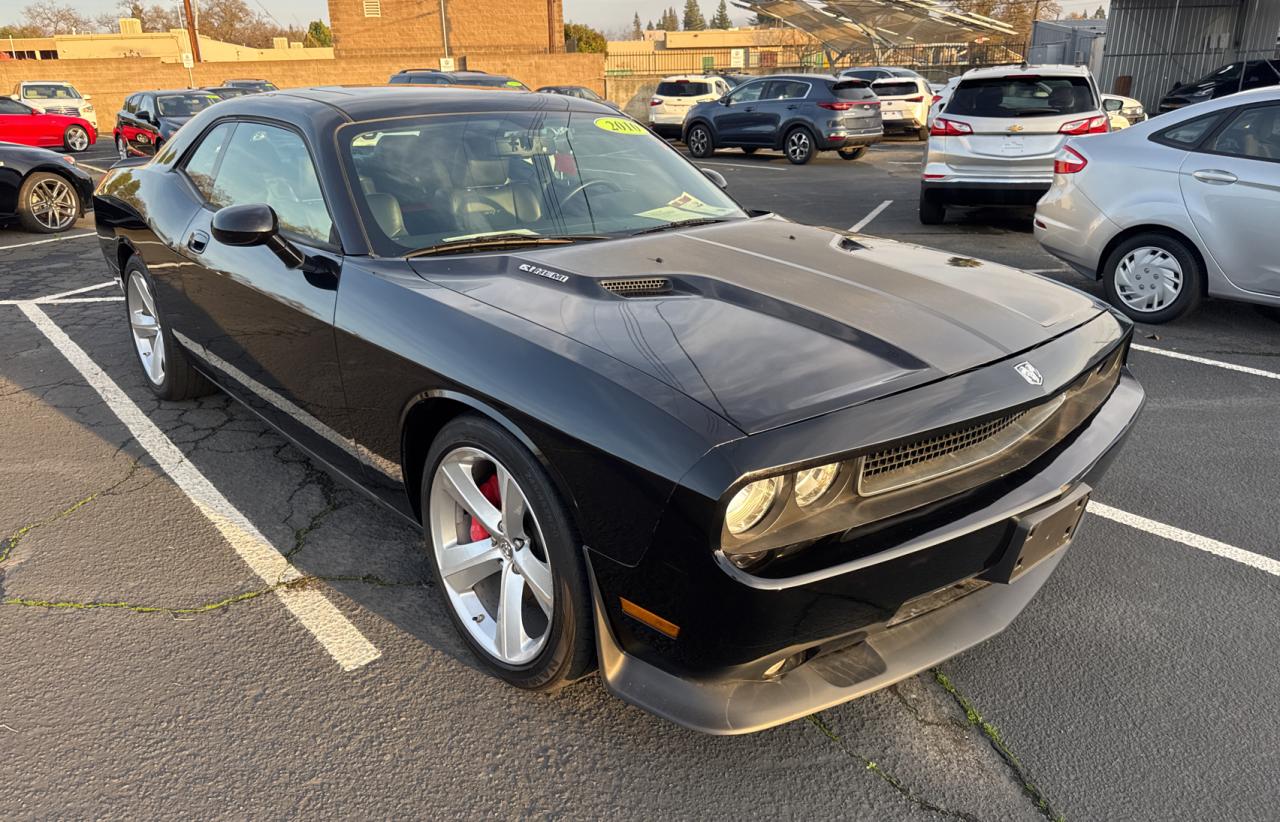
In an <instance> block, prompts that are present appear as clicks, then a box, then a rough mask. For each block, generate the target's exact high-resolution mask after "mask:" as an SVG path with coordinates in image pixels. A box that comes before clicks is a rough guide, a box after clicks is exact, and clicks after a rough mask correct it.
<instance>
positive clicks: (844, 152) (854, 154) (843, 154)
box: [839, 146, 867, 160]
mask: <svg viewBox="0 0 1280 822" xmlns="http://www.w3.org/2000/svg"><path fill="white" fill-rule="evenodd" d="M866 153H867V147H866V146H854V147H853V148H842V149H840V151H839V154H840V159H841V160H860V159H862V157H863V155H865V154H866Z"/></svg>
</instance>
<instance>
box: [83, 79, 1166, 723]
mask: <svg viewBox="0 0 1280 822" xmlns="http://www.w3.org/2000/svg"><path fill="white" fill-rule="evenodd" d="M717 177H718V175H715V174H713V173H710V172H706V173H704V172H702V171H699V169H698V168H697V167H696V166H694V165H692V164H691V163H689V162H687V161H686V160H684V159H683V158H682V157H681V156H680V155H679V154H677V153H676V152H675V151H673V150H672V149H671V148H669V147H668V146H667V145H666V144H665V143H663V142H662V141H661V140H659V139H657V138H655V137H653V136H652V135H651V134H650V133H649V132H648V131H647V130H646V129H644V128H642V127H640V126H637V125H636V124H635V122H634V121H632V120H630V119H627V118H625V117H622V116H619V114H618V112H616V111H613V110H611V109H609V108H606V107H604V106H601V105H598V104H595V103H592V102H589V101H585V100H578V99H575V98H571V97H561V96H550V95H538V94H513V93H510V92H488V91H476V90H463V89H448V88H368V89H353V88H330V89H311V90H291V91H287V92H275V93H270V94H262V95H254V96H251V97H242V98H237V99H233V100H228V101H226V102H224V103H220V104H219V105H217V106H213V107H211V108H209V109H208V110H207V111H204V112H201V113H200V114H198V115H197V116H196V117H195V118H194V119H192V120H191V122H190V123H188V124H187V125H185V126H184V127H183V128H182V130H181V131H180V132H179V133H178V134H177V135H176V136H175V137H174V138H173V139H172V140H171V141H170V142H169V143H167V144H166V145H165V147H164V148H163V149H162V150H161V151H160V152H159V153H158V154H157V155H156V156H155V157H154V158H153V159H151V160H150V161H149V162H146V163H145V164H140V165H135V166H134V167H121V168H116V169H115V170H113V171H112V172H111V173H110V175H108V177H107V178H106V179H105V180H104V181H103V182H102V183H101V184H100V186H99V188H98V192H97V197H96V202H95V206H96V220H97V226H98V235H99V237H100V239H101V243H102V249H103V251H104V253H105V255H106V259H107V261H108V263H109V264H110V266H111V267H112V269H114V270H115V271H116V272H117V273H118V275H119V278H120V283H121V286H122V287H123V289H124V292H125V295H126V306H127V312H128V315H127V316H128V325H129V333H130V334H131V339H132V341H133V343H134V349H135V350H136V352H137V360H138V363H139V364H140V365H141V367H142V370H143V373H144V374H145V376H146V379H147V380H148V382H149V383H150V386H151V388H152V389H153V390H154V391H155V393H156V394H157V395H158V396H160V397H161V398H164V399H169V400H180V399H185V398H189V397H194V396H196V395H199V394H202V393H205V392H208V391H211V390H213V389H214V386H217V387H218V388H221V389H223V390H225V391H227V392H229V393H230V394H232V395H233V396H235V397H236V398H237V399H239V400H241V401H242V402H244V403H245V404H246V405H247V406H248V407H249V408H250V409H252V410H253V411H255V412H256V413H258V414H260V415H261V416H262V417H263V418H264V419H265V420H267V421H268V422H270V423H271V424H272V425H274V426H276V427H278V428H279V429H280V430H281V431H283V432H284V433H285V434H287V435H288V436H289V437H291V438H292V439H294V440H295V441H296V442H297V443H298V444H299V445H300V446H302V447H303V448H305V449H306V450H307V451H309V452H310V453H311V454H312V455H313V456H314V457H315V458H316V459H317V460H319V461H322V462H323V463H325V464H327V465H328V466H329V467H330V468H331V469H332V470H333V472H334V473H335V474H338V475H340V476H341V477H344V478H345V479H347V480H348V481H350V482H351V483H352V484H353V485H355V486H357V487H358V488H361V489H363V490H364V491H366V492H368V493H369V494H371V495H373V496H374V497H375V498H377V499H378V500H381V501H382V502H383V503H385V504H386V505H387V506H388V507H389V508H390V509H391V510H393V511H395V512H398V513H399V514H400V515H402V516H403V517H405V518H407V519H409V520H411V521H413V522H414V523H418V524H420V526H421V528H422V531H423V532H424V546H425V550H426V552H427V554H428V555H429V557H430V558H431V560H432V562H431V566H432V567H433V569H434V575H435V577H436V580H435V581H436V587H438V588H439V591H440V595H441V597H442V598H443V599H444V601H445V602H446V603H447V605H448V608H447V611H448V612H449V613H450V615H451V616H452V619H453V622H454V624H455V626H456V628H457V630H458V632H459V633H460V634H461V635H462V637H464V638H465V640H466V642H467V643H468V644H469V646H470V647H471V649H472V650H473V651H474V652H475V655H476V656H477V657H478V658H479V659H480V660H481V661H482V663H483V664H484V666H485V667H486V668H487V669H488V670H489V671H491V672H492V673H493V674H494V675H496V676H498V677H501V678H502V679H504V680H506V681H507V682H510V683H512V684H513V685H516V686H519V687H521V688H527V689H534V690H546V689H551V688H555V687H557V686H560V685H563V684H565V683H568V682H571V681H573V680H575V679H577V678H580V677H582V676H584V675H586V674H588V673H590V672H591V671H592V670H593V669H595V668H596V667H597V666H598V667H599V670H600V672H601V675H602V677H603V680H604V682H605V684H606V686H607V687H608V688H609V690H610V691H612V692H613V693H615V694H617V695H618V696H620V697H622V698H623V699H626V700H628V701H630V702H632V703H634V704H636V705H639V706H641V707H643V708H645V709H647V710H649V711H652V712H653V713H655V714H659V715H661V716H664V717H667V718H669V719H671V720H673V721H675V722H678V723H680V724H682V725H686V726H688V727H691V728H697V729H699V730H703V731H708V732H712V733H740V732H745V731H753V730H758V729H761V728H766V727H769V726H772V725H776V724H779V723H782V722H786V721H789V720H792V719H795V718H797V717H801V716H804V715H805V714H808V713H811V712H813V711H815V710H819V709H821V708H825V707H828V706H831V705H834V704H837V703H840V702H844V701H846V700H849V699H852V698H854V697H857V696H859V695H861V694H864V693H867V692H868V691H871V690H874V689H876V688H881V687H884V686H886V685H888V684H890V683H893V682H895V681H897V680H899V679H902V678H903V677H906V676H909V675H911V674H913V673H915V672H917V671H919V670H921V669H923V668H925V667H927V666H929V665H933V664H935V663H937V662H939V661H941V660H943V659H946V658H947V657H949V656H951V655H953V654H955V653H957V652H959V651H961V650H962V649H964V648H967V647H969V646H971V645H974V644H975V643H977V642H980V641H982V640H984V639H986V638H988V637H990V636H992V635H993V634H995V633H997V632H998V631H1000V630H1001V629H1003V628H1004V627H1005V626H1006V625H1008V624H1009V622H1010V621H1011V620H1012V619H1013V618H1014V617H1015V616H1016V615H1017V614H1018V612H1019V611H1021V610H1022V608H1023V607H1024V606H1026V604H1027V602H1028V601H1029V600H1030V599H1031V598H1032V596H1034V595H1035V593H1036V591H1037V590H1038V589H1039V588H1040V586H1042V585H1043V584H1044V582H1045V580H1046V579H1047V578H1048V576H1049V574H1050V573H1052V571H1053V569H1054V567H1055V566H1056V565H1057V564H1058V562H1059V560H1060V559H1061V558H1062V556H1063V553H1064V549H1065V548H1066V546H1067V544H1068V543H1069V542H1070V541H1071V539H1072V537H1073V536H1074V534H1075V532H1076V529H1077V528H1078V527H1079V524H1080V519H1081V516H1082V514H1083V512H1084V510H1085V506H1086V503H1087V501H1088V498H1089V494H1090V489H1091V486H1093V485H1094V484H1095V482H1096V480H1097V478H1098V476H1099V475H1100V474H1101V473H1102V471H1103V470H1104V468H1105V466H1106V465H1107V463H1108V461H1109V459H1110V458H1111V457H1112V456H1113V455H1114V454H1115V452H1116V450H1117V447H1118V445H1119V444H1120V442H1121V441H1122V440H1123V439H1124V438H1125V435H1126V434H1127V432H1128V430H1129V428H1130V426H1131V425H1132V424H1133V421H1134V418H1135V416H1136V415H1137V413H1138V411H1139V409H1140V407H1141V405H1142V402H1143V392H1142V389H1141V388H1140V387H1139V385H1138V383H1137V382H1136V381H1135V380H1134V378H1133V377H1132V376H1131V375H1130V373H1129V371H1128V369H1127V367H1126V364H1125V363H1126V357H1127V353H1128V346H1129V341H1130V336H1131V328H1130V326H1129V325H1128V323H1127V322H1126V321H1124V320H1123V319H1121V318H1120V317H1118V316H1117V315H1115V314H1114V313H1112V312H1111V311H1109V310H1108V309H1107V307H1106V306H1105V305H1104V304H1103V303H1101V302H1099V301H1097V300H1094V299H1092V298H1090V297H1089V296H1087V295H1084V294H1082V293H1080V292H1077V291H1074V290H1071V289H1068V288H1065V287H1062V286H1059V285H1056V284H1054V283H1052V282H1048V281H1045V280H1043V279H1039V278H1036V277H1033V276H1030V275H1027V274H1024V273H1021V272H1018V271H1014V270H1011V269H1009V268H1005V267H1003V266H999V265H995V264H993V263H987V262H981V261H977V260H972V259H967V258H964V259H962V258H956V257H950V256H948V255H946V254H943V253H939V252H936V251H931V250H929V249H925V248H920V247H918V246H914V245H907V244H902V243H896V242H890V241H887V240H880V239H874V238H871V237H864V236H858V235H850V234H848V233H845V232H840V231H832V230H829V229H824V228H813V227H809V226H802V225H796V224H794V223H791V222H788V221H786V220H784V219H781V218H779V217H776V216H773V215H769V214H754V213H748V212H746V211H744V210H743V209H742V208H741V207H740V206H739V205H738V204H737V203H736V202H735V201H734V200H733V199H731V198H730V197H729V196H727V195H726V194H725V193H724V192H723V191H722V190H721V189H722V187H723V186H722V184H723V180H722V179H719V180H717V179H715V178H717ZM718 183H719V184H718Z"/></svg>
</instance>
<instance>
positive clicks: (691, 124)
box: [684, 74, 884, 165]
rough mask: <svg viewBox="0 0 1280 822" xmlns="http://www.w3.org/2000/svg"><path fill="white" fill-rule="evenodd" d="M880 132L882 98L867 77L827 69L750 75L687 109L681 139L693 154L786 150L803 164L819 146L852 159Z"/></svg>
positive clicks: (876, 140) (788, 155)
mask: <svg viewBox="0 0 1280 822" xmlns="http://www.w3.org/2000/svg"><path fill="white" fill-rule="evenodd" d="M882 137H884V124H883V123H882V121H881V119H880V101H879V100H878V99H877V98H876V95H875V92H873V91H872V90H871V86H870V84H869V83H867V82H866V81H865V80H859V79H855V78H847V77H832V76H830V75H825V74H796V75H774V76H772V77H761V78H758V79H753V80H750V81H748V82H746V83H743V84H742V85H740V86H738V87H737V88H735V89H734V90H733V91H731V92H729V93H728V94H726V95H725V96H724V97H721V98H720V99H719V100H712V101H710V102H707V103H699V104H698V105H696V106H694V107H693V108H692V109H690V110H689V115H688V117H686V118H685V121H684V142H685V145H687V146H688V147H689V153H690V154H692V155H693V156H694V157H710V156H711V155H712V153H713V152H715V150H716V149H718V148H729V147H734V148H741V149H742V150H743V151H745V152H746V153H748V154H751V153H754V152H755V150H756V149H760V148H772V149H779V150H781V151H784V152H785V153H786V155H787V159H788V160H790V161H791V162H793V163H795V164H796V165H803V164H804V163H807V162H809V161H810V160H811V159H813V155H814V153H815V152H818V151H838V152H840V156H841V157H843V158H844V159H846V160H856V159H858V158H859V157H861V156H862V155H863V154H865V153H866V151H867V147H868V146H870V145H871V144H872V143H878V142H880V139H881V138H882Z"/></svg>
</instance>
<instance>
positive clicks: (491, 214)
mask: <svg viewBox="0 0 1280 822" xmlns="http://www.w3.org/2000/svg"><path fill="white" fill-rule="evenodd" d="M458 182H459V185H458V187H457V188H456V189H455V190H454V192H453V195H452V204H451V209H452V211H453V216H454V219H456V220H457V222H458V226H459V228H460V229H461V230H462V231H464V232H467V233H478V232H482V231H502V230H505V229H515V228H522V227H525V226H528V225H529V224H531V223H536V222H537V221H539V220H540V219H542V192H541V191H540V190H539V189H538V187H537V186H536V185H534V184H533V183H531V182H524V181H520V180H512V179H511V176H510V173H509V166H508V161H507V160H505V159H471V160H467V161H466V172H465V174H464V175H463V176H462V179H461V180H460V181H458Z"/></svg>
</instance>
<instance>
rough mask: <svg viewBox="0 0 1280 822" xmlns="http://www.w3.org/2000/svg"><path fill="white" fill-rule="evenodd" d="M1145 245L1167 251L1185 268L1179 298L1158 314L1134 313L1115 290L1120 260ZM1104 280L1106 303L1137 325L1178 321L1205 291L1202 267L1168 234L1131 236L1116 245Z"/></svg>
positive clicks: (1181, 244)
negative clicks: (1137, 323)
mask: <svg viewBox="0 0 1280 822" xmlns="http://www.w3.org/2000/svg"><path fill="white" fill-rule="evenodd" d="M1143 246H1152V247H1155V248H1160V249H1163V250H1164V251H1167V252H1168V253H1169V254H1170V255H1171V256H1173V257H1174V258H1175V259H1176V260H1177V261H1178V265H1180V266H1181V267H1182V290H1181V291H1180V292H1178V296H1177V298H1175V299H1174V301H1173V302H1171V303H1169V304H1168V305H1167V306H1165V307H1164V308H1162V309H1160V310H1159V311H1151V312H1145V311H1135V310H1134V309H1132V308H1130V307H1129V306H1128V305H1126V304H1125V302H1124V300H1122V299H1120V294H1119V291H1118V290H1117V288H1116V280H1115V275H1116V268H1117V266H1119V265H1120V261H1121V260H1123V259H1124V258H1125V256H1126V255H1127V254H1129V252H1131V251H1133V250H1134V249H1136V248H1142V247H1143ZM1102 281H1103V287H1104V289H1105V290H1106V294H1107V302H1109V303H1111V304H1112V305H1113V306H1115V307H1116V308H1117V309H1119V310H1120V311H1121V312H1123V313H1124V315H1125V316H1126V317H1128V318H1129V319H1131V320H1133V321H1134V322H1139V323H1146V324H1148V325H1158V324H1160V323H1167V322H1171V321H1173V320H1176V319H1178V318H1179V317H1181V316H1183V315H1185V314H1187V313H1188V312H1190V311H1191V310H1192V309H1194V308H1195V307H1196V305H1198V304H1199V302H1200V296H1201V293H1202V290H1203V283H1204V272H1203V270H1202V268H1201V266H1200V261H1199V260H1198V259H1197V258H1196V256H1195V254H1193V253H1192V251H1191V250H1190V249H1189V248H1188V247H1187V246H1186V244H1185V243H1184V242H1182V241H1181V240H1178V239H1176V238H1174V237H1170V236H1169V235H1167V234H1155V233H1148V234H1138V235H1136V236H1134V237H1130V238H1129V239H1127V240H1125V241H1124V242H1123V243H1121V244H1120V245H1118V246H1116V248H1115V250H1114V251H1112V252H1111V254H1109V255H1108V256H1107V261H1106V263H1105V264H1104V267H1103V270H1102Z"/></svg>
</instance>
